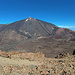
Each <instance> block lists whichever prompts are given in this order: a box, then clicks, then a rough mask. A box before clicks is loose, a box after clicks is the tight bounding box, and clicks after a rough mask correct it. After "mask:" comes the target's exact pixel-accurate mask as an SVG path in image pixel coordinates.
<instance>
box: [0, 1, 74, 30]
mask: <svg viewBox="0 0 75 75" xmlns="http://www.w3.org/2000/svg"><path fill="white" fill-rule="evenodd" d="M28 17H32V18H36V19H40V20H43V21H46V22H49V23H53V24H55V25H56V26H59V27H61V28H69V29H71V30H74V31H75V0H0V24H8V23H12V22H15V21H19V20H22V19H26V18H28Z"/></svg>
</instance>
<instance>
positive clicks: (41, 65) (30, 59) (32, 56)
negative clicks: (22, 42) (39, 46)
mask: <svg viewBox="0 0 75 75" xmlns="http://www.w3.org/2000/svg"><path fill="white" fill-rule="evenodd" d="M0 75H75V55H70V54H67V55H65V56H63V57H61V55H58V56H57V57H56V58H47V57H45V55H44V54H43V53H42V52H38V53H20V52H14V51H13V52H5V51H1V50H0Z"/></svg>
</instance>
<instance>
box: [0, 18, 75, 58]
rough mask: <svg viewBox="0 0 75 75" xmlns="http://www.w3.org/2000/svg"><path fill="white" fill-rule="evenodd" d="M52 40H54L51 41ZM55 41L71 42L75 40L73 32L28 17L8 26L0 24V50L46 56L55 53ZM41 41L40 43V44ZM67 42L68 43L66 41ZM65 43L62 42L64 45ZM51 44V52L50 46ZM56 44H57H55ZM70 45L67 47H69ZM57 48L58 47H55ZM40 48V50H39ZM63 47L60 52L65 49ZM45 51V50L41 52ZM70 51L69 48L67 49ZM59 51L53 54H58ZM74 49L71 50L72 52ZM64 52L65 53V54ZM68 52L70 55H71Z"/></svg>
mask: <svg viewBox="0 0 75 75" xmlns="http://www.w3.org/2000/svg"><path fill="white" fill-rule="evenodd" d="M53 38H54V39H53ZM57 39H61V40H60V42H61V44H62V42H63V39H65V40H70V41H71V40H73V41H74V39H75V31H72V30H70V29H66V28H59V27H57V26H56V25H54V24H51V23H47V22H44V21H41V20H38V19H34V18H31V17H28V18H27V19H24V20H21V21H17V22H14V23H10V24H4V25H2V24H0V49H1V50H5V51H11V50H18V51H21V52H23V51H26V52H27V51H29V52H30V51H32V52H37V51H40V52H41V51H42V52H44V53H46V54H49V55H48V57H50V56H51V55H50V54H51V52H52V51H55V50H56V48H57V47H56V48H55V49H53V43H55V42H57V41H56V40H57ZM40 41H41V42H40ZM68 42H69V41H68ZM66 43H67V42H64V44H65V45H66ZM51 44H52V50H50V48H51V47H50V46H49V45H51ZM56 44H58V43H56ZM61 44H59V45H61ZM70 45H71V42H70V44H69V45H68V46H69V47H70ZM56 46H58V45H56ZM41 47H42V48H41ZM61 47H63V49H62V51H61V52H63V50H64V49H66V48H64V46H61ZM42 49H45V50H42ZM69 49H71V48H69ZM59 50H60V49H58V51H57V52H55V54H58V53H59ZM73 50H74V47H73V49H72V52H73ZM67 51H68V50H66V51H65V52H67ZM72 52H71V51H70V53H72Z"/></svg>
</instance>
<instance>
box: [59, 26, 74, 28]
mask: <svg viewBox="0 0 75 75" xmlns="http://www.w3.org/2000/svg"><path fill="white" fill-rule="evenodd" d="M58 27H61V28H75V26H58Z"/></svg>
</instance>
